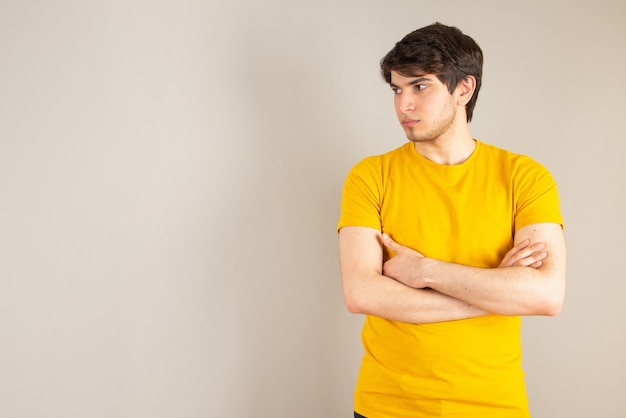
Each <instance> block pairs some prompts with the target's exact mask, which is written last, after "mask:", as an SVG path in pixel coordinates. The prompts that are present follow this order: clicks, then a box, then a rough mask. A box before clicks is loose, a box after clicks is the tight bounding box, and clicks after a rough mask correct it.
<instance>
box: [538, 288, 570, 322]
mask: <svg viewBox="0 0 626 418" xmlns="http://www.w3.org/2000/svg"><path fill="white" fill-rule="evenodd" d="M564 300H565V292H564V289H555V290H553V291H552V292H549V293H548V294H546V295H545V297H544V298H542V300H541V302H540V303H539V306H538V311H539V312H537V313H538V314H539V315H545V316H557V315H559V314H560V313H561V311H562V310H563V303H564Z"/></svg>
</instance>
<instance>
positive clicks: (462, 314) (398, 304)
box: [344, 275, 486, 324]
mask: <svg viewBox="0 0 626 418" xmlns="http://www.w3.org/2000/svg"><path fill="white" fill-rule="evenodd" d="M344 298H345V302H346V306H347V307H348V310H349V311H350V312H352V313H360V314H367V315H375V316H378V317H381V318H385V319H389V320H394V321H402V322H409V323H415V324H425V323H434V322H445V321H454V320H459V319H467V318H474V317H477V316H482V315H485V314H486V312H485V311H483V310H481V309H479V308H477V307H475V306H473V305H471V304H469V303H467V302H464V301H462V300H459V299H457V298H455V297H452V296H448V295H445V294H442V293H440V292H438V291H436V290H433V289H414V288H411V287H408V286H406V285H404V284H402V283H399V282H397V281H395V280H393V279H391V278H389V277H386V276H383V275H371V276H369V277H358V278H357V277H353V278H350V277H344Z"/></svg>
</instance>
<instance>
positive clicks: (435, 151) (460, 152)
mask: <svg viewBox="0 0 626 418" xmlns="http://www.w3.org/2000/svg"><path fill="white" fill-rule="evenodd" d="M413 145H414V146H415V150H416V151H417V152H418V153H419V154H420V155H422V156H423V157H424V158H427V159H429V160H431V161H432V162H435V163H437V164H442V165H457V164H461V163H463V162H465V160H467V159H468V158H469V157H470V155H472V153H473V152H474V149H475V148H476V141H474V139H473V138H472V136H471V134H470V133H469V129H467V125H466V127H465V129H462V130H461V131H460V132H458V131H457V132H447V134H446V135H442V136H440V137H438V138H436V139H433V140H431V141H426V142H414V143H413Z"/></svg>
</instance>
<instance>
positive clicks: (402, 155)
mask: <svg viewBox="0 0 626 418" xmlns="http://www.w3.org/2000/svg"><path fill="white" fill-rule="evenodd" d="M410 146H411V143H410V142H409V143H406V144H404V145H402V146H400V147H398V148H396V149H393V150H391V151H388V152H386V153H384V154H379V155H371V156H368V157H365V158H363V159H361V160H360V161H359V162H358V163H356V164H355V165H354V166H353V167H352V169H351V170H350V171H351V173H368V172H369V173H372V172H378V173H381V172H383V171H386V169H387V168H388V167H389V166H391V165H392V164H395V163H397V162H398V161H400V160H404V159H406V158H408V157H409V156H410Z"/></svg>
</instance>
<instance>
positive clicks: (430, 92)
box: [390, 71, 457, 142]
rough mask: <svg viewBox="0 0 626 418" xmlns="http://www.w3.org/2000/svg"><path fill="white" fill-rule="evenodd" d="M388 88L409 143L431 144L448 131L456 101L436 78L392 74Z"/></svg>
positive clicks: (454, 115)
mask: <svg viewBox="0 0 626 418" xmlns="http://www.w3.org/2000/svg"><path fill="white" fill-rule="evenodd" d="M390 85H391V89H392V90H393V92H394V105H395V108H396V114H397V115H398V120H399V121H400V125H402V128H403V129H404V131H405V133H406V136H407V138H408V139H409V140H410V141H412V142H427V141H433V140H436V139H438V138H440V137H442V136H443V135H445V134H446V133H449V132H450V131H451V129H450V128H451V127H453V126H454V124H455V122H456V120H457V106H456V103H457V100H456V97H455V94H450V92H449V91H448V88H447V87H446V85H445V84H443V83H442V82H441V81H440V80H439V79H438V78H437V77H436V76H435V75H432V74H425V75H419V76H413V77H405V76H403V75H400V74H398V73H397V72H395V71H392V72H391V83H390Z"/></svg>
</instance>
